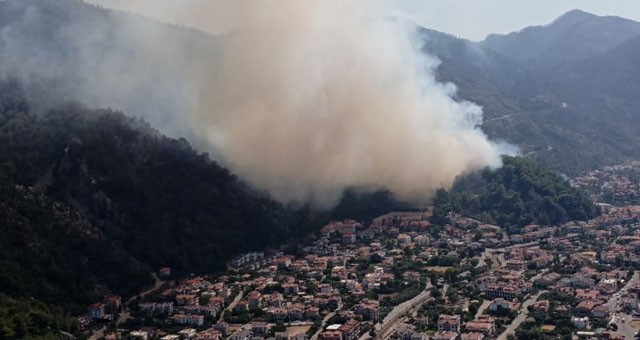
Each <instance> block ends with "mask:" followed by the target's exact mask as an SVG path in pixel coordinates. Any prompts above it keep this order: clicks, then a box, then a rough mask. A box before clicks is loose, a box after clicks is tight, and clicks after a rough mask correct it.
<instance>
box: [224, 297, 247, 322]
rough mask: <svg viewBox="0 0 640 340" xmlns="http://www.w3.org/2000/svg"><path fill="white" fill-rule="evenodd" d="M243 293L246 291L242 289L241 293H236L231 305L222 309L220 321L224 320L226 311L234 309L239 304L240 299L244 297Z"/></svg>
mask: <svg viewBox="0 0 640 340" xmlns="http://www.w3.org/2000/svg"><path fill="white" fill-rule="evenodd" d="M243 295H244V292H243V291H242V290H240V293H238V295H236V297H235V299H233V301H231V303H230V304H229V306H227V308H225V309H224V310H223V311H222V313H220V316H218V321H222V318H223V317H224V312H226V311H231V310H233V308H234V307H235V306H236V305H237V304H238V302H240V300H241V299H242V296H243Z"/></svg>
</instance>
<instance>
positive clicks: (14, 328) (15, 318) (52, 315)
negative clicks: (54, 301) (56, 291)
mask: <svg viewBox="0 0 640 340" xmlns="http://www.w3.org/2000/svg"><path fill="white" fill-rule="evenodd" d="M77 331H78V325H77V324H76V323H75V322H74V321H71V320H70V319H69V317H68V316H67V315H66V314H64V313H63V312H62V310H61V309H60V308H59V307H52V306H48V305H46V304H44V303H42V302H38V301H35V300H33V299H15V298H11V297H8V296H7V295H5V294H2V293H0V339H33V340H36V339H38V340H40V339H41V340H49V339H51V340H54V339H60V338H61V335H63V334H64V333H68V334H76V333H77ZM63 332H64V333H63Z"/></svg>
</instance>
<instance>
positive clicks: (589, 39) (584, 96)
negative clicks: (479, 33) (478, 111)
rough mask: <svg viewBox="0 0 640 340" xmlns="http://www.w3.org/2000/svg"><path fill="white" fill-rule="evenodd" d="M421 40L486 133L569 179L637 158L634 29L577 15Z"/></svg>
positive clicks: (638, 34)
mask: <svg viewBox="0 0 640 340" xmlns="http://www.w3.org/2000/svg"><path fill="white" fill-rule="evenodd" d="M422 34H423V35H424V37H425V50H427V51H429V52H430V53H433V54H435V55H436V56H438V57H439V58H440V59H441V60H442V64H441V66H440V67H439V69H438V70H439V72H438V75H439V77H440V78H441V79H442V80H444V81H451V82H453V83H454V84H456V85H457V86H458V89H459V96H460V97H461V98H464V99H468V100H471V101H473V102H476V103H478V104H480V105H481V106H482V107H483V108H484V112H485V116H484V126H483V129H484V130H485V131H486V132H487V133H488V134H489V135H490V136H492V137H495V138H504V139H506V140H507V141H509V142H512V143H515V144H517V145H519V146H520V147H521V149H522V152H523V153H524V154H525V155H527V156H530V157H531V158H534V159H536V160H538V161H540V162H542V163H544V164H546V165H547V166H549V167H551V168H552V169H555V170H557V171H560V172H562V173H566V174H577V173H578V172H580V171H583V170H585V169H589V168H594V167H598V166H601V165H603V164H612V163H617V162H620V161H623V160H628V159H631V158H634V157H638V146H639V145H640V137H639V136H638V134H637V131H636V130H637V129H636V128H635V127H636V126H638V123H639V122H640V112H639V111H638V107H639V104H640V103H639V99H638V97H637V95H636V94H637V93H638V92H637V89H638V86H639V85H638V84H639V81H638V75H639V72H640V70H639V67H638V64H637V62H636V60H638V58H639V57H640V40H639V39H640V23H637V22H634V21H630V20H626V19H622V18H618V17H600V16H596V15H592V14H589V13H585V12H582V11H579V10H575V11H571V12H569V13H567V14H565V15H563V16H561V17H560V18H558V19H557V20H556V21H554V22H553V23H551V24H549V25H546V26H541V27H529V28H525V29H523V30H521V31H518V32H514V33H511V34H508V35H491V36H489V37H487V39H486V40H484V41H482V42H477V43H476V42H470V41H466V40H462V39H457V38H455V37H452V36H450V35H447V34H443V33H440V32H435V31H430V30H426V29H425V30H423V31H422Z"/></svg>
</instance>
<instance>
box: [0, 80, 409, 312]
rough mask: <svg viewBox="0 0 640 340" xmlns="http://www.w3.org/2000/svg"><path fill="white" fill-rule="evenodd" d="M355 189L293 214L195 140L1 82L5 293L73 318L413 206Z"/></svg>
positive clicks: (0, 260) (0, 269) (0, 252)
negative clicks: (155, 275)
mask: <svg viewBox="0 0 640 340" xmlns="http://www.w3.org/2000/svg"><path fill="white" fill-rule="evenodd" d="M404 207H405V206H402V205H400V204H399V203H397V202H396V201H395V200H394V199H393V197H392V195H391V194H390V193H389V192H377V193H373V194H364V193H358V192H357V191H355V190H353V191H349V192H348V193H346V194H345V196H344V198H343V200H342V201H341V202H340V204H339V205H338V206H337V207H336V208H335V209H334V210H332V211H317V210H314V209H312V208H311V207H309V206H305V205H295V204H292V205H290V206H284V205H282V204H280V203H278V202H275V201H273V200H272V199H271V198H269V196H268V195H267V194H265V193H261V192H257V191H256V190H254V189H252V188H250V187H248V186H247V185H245V184H244V183H243V182H242V181H241V180H239V179H238V178H236V177H235V176H234V175H233V174H231V173H230V172H229V171H228V170H226V169H225V168H223V167H221V166H220V165H218V164H217V163H215V162H214V161H212V160H211V159H210V158H209V157H208V155H207V154H202V153H198V152H196V151H195V150H194V149H193V148H192V147H191V146H190V145H189V143H188V142H187V141H186V140H184V139H171V138H168V137H165V136H163V135H162V134H160V133H159V132H158V131H156V130H154V129H152V128H151V127H150V126H149V125H148V124H147V123H146V122H144V121H141V120H139V119H134V118H129V117H127V116H125V115H124V114H123V113H120V112H115V111H111V110H91V109H87V108H85V107H83V106H81V105H77V104H67V105H64V106H61V107H58V108H56V109H54V110H47V111H40V110H37V109H34V108H33V106H32V105H31V103H30V101H29V100H28V99H27V98H26V97H25V95H24V91H23V90H22V87H21V85H20V84H19V83H17V82H15V81H4V82H0V220H1V221H2V225H1V228H2V230H1V233H0V291H2V292H4V293H6V294H9V295H10V296H15V297H34V298H36V299H39V300H41V301H43V302H45V303H52V304H56V305H60V306H62V307H64V310H66V311H69V312H72V313H73V314H77V313H84V312H86V306H87V305H88V304H91V303H93V302H96V301H97V299H100V298H101V297H102V296H103V295H104V294H106V293H109V292H115V293H118V294H121V295H123V296H130V295H132V293H134V292H139V291H140V290H141V288H142V287H144V286H147V285H150V284H151V283H152V277H151V272H152V271H153V270H157V269H158V268H160V267H163V266H170V267H172V269H173V271H174V273H175V274H176V275H183V274H189V273H210V272H214V271H217V270H221V269H224V268H225V265H226V262H227V261H228V260H229V259H231V258H232V257H233V256H235V255H237V254H239V253H242V252H246V251H251V250H261V249H264V248H265V247H267V246H275V245H282V244H286V243H287V242H293V243H297V242H294V241H298V240H301V239H303V238H305V237H307V236H308V235H309V234H310V231H312V230H316V229H317V228H319V227H320V226H322V225H323V224H325V223H327V222H329V221H330V220H332V219H338V218H346V217H352V218H356V219H359V220H361V221H365V220H368V219H371V218H373V217H375V216H377V215H380V214H382V213H385V212H387V211H389V210H394V209H400V208H404Z"/></svg>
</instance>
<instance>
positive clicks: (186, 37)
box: [0, 0, 504, 207]
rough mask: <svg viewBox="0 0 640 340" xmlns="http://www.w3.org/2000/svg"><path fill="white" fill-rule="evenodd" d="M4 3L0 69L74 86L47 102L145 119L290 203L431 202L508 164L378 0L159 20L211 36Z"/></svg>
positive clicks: (229, 4) (63, 0)
mask: <svg viewBox="0 0 640 340" xmlns="http://www.w3.org/2000/svg"><path fill="white" fill-rule="evenodd" d="M94 1H99V2H101V3H102V4H103V5H106V6H108V5H109V3H110V2H113V3H117V4H119V5H118V6H122V7H120V8H130V9H132V10H136V11H138V12H142V13H146V12H149V13H151V12H154V9H156V10H157V8H158V6H162V5H161V4H160V3H157V1H156V0H153V1H151V0H139V1H128V0H127V1H125V0H94ZM166 1H169V0H162V1H161V2H166ZM25 3H28V5H25ZM0 4H4V7H3V8H5V9H8V12H7V13H14V12H15V13H21V14H19V15H18V14H16V15H13V14H12V15H10V16H9V17H8V18H7V19H8V20H9V21H8V22H7V23H5V25H4V28H2V30H0V47H1V48H0V54H1V55H2V57H3V58H2V59H1V60H0V74H2V75H7V74H13V75H15V74H21V75H24V76H22V77H23V78H29V79H31V78H33V75H34V74H35V75H36V76H42V75H44V76H51V77H53V78H63V79H66V81H65V82H63V84H69V85H68V87H69V89H68V90H67V89H64V91H61V90H60V89H59V88H51V89H49V88H47V94H48V95H50V96H51V97H54V98H58V97H60V95H58V93H63V94H64V95H66V96H68V97H71V98H78V99H80V100H82V101H85V102H87V103H88V104H90V105H99V106H111V107H114V108H118V109H124V110H125V111H127V112H128V113H130V114H133V115H142V116H144V118H145V119H147V120H148V121H150V122H151V123H152V124H153V125H154V126H157V127H159V128H160V129H161V130H162V131H163V132H165V133H169V134H170V135H172V136H184V137H187V138H189V139H190V140H192V141H195V142H196V144H197V145H198V147H199V148H200V149H202V150H203V151H210V152H212V153H213V154H214V155H215V157H216V159H217V160H219V161H220V162H221V163H222V164H224V165H226V166H227V167H229V168H230V169H231V170H232V171H234V172H235V173H237V174H239V175H240V176H241V177H242V178H243V179H244V180H246V181H247V182H249V183H251V184H252V185H254V186H255V187H257V188H260V189H263V190H267V191H269V192H270V193H271V194H272V195H273V196H274V197H275V198H277V199H278V200H280V201H283V202H291V201H300V202H311V203H312V204H314V205H316V206H321V207H327V206H330V205H332V204H333V203H335V202H336V200H337V199H338V198H339V197H340V195H341V193H342V192H343V190H344V189H345V188H351V187H355V188H360V189H363V190H376V189H389V190H391V191H392V192H394V193H395V194H396V195H397V197H398V198H400V199H404V200H410V201H414V202H423V201H424V200H425V199H427V198H429V197H430V195H431V194H432V193H433V191H434V190H435V189H437V188H439V187H443V186H445V187H446V186H449V185H451V184H452V182H453V180H454V178H455V177H456V176H457V175H459V174H461V173H464V172H466V171H471V170H474V169H478V168H482V167H485V166H490V167H498V166H500V163H501V157H500V154H501V150H504V148H503V147H501V146H499V145H498V144H496V143H494V142H492V141H490V140H489V139H488V138H487V137H486V135H485V134H484V133H483V132H482V130H481V129H480V127H479V126H480V124H481V122H482V109H481V108H480V107H478V106H476V105H474V104H472V103H469V102H460V101H457V100H455V99H454V97H455V86H453V85H452V84H442V83H438V82H437V81H436V79H435V76H434V72H435V71H436V68H437V66H438V61H437V60H435V59H434V58H432V57H429V56H427V55H425V54H424V52H421V47H422V45H423V43H424V42H422V41H420V40H419V39H418V38H417V36H416V35H415V33H416V30H415V26H414V25H412V24H410V23H407V22H406V21H403V20H397V19H392V18H389V17H388V15H389V13H390V11H389V3H388V2H385V1H383V0H315V1H311V0H309V1H303V0H278V1H268V0H215V1H213V0H212V1H205V0H200V1H197V0H188V1H187V0H185V1H180V2H178V1H173V2H172V6H171V10H170V11H161V12H163V13H164V14H163V15H170V14H171V13H175V16H176V21H178V20H179V21H181V22H182V23H187V24H189V23H193V25H194V26H198V27H200V28H207V29H209V30H210V31H212V32H213V33H215V34H216V36H215V37H212V36H205V35H203V34H200V33H198V32H195V31H189V30H184V29H182V30H178V29H176V28H174V27H168V26H164V25H158V24H155V23H151V22H150V21H148V20H144V19H143V18H141V17H131V16H124V15H122V14H115V13H111V12H106V11H98V10H96V9H93V10H89V9H88V8H84V7H88V6H84V7H81V6H80V5H79V4H78V3H74V2H73V1H71V0H56V1H53V0H52V1H51V2H48V1H47V2H40V1H39V0H28V1H27V0H10V1H8V2H5V3H0ZM44 4H47V6H44ZM25 6H26V8H27V10H26V11H23V10H22V8H25ZM127 6H128V7H127ZM44 7H46V9H43V8H44ZM68 9H76V12H74V13H73V15H72V17H73V18H74V20H71V21H69V22H67V21H65V20H63V19H64V18H65V15H70V14H69V13H68V12H65V11H66V10H68ZM12 11H13V12H12ZM49 12H55V13H56V14H55V15H56V16H58V17H60V19H59V20H53V21H52V20H47V19H48V18H50V17H52V15H51V13H49ZM156 12H157V11H156ZM96 13H97V14H96ZM165 18H166V17H165ZM47 34H50V35H51V37H50V38H47V37H46V36H47ZM43 37H45V38H43ZM38 39H40V40H38ZM49 41H51V43H49ZM35 42H38V43H35ZM56 46H66V47H65V48H64V49H62V50H60V48H58V47H56ZM27 75H28V76H27ZM36 79H37V78H36ZM69 93H70V94H69Z"/></svg>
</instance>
